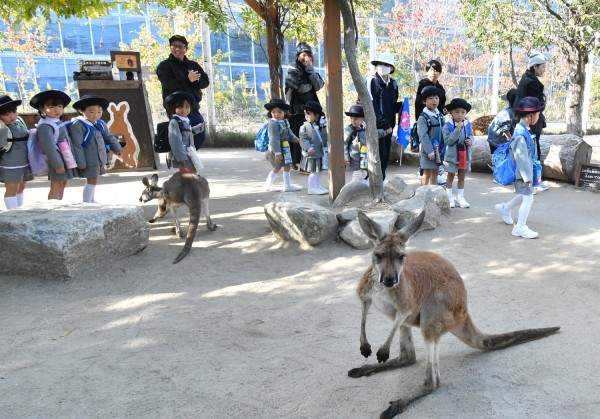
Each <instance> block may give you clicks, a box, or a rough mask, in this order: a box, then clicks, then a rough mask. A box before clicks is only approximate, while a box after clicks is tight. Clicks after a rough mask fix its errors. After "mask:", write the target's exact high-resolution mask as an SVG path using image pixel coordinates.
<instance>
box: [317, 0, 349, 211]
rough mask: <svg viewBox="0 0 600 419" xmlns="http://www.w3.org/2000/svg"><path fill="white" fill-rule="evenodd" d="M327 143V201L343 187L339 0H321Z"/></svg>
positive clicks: (332, 198)
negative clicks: (325, 52) (324, 52)
mask: <svg viewBox="0 0 600 419" xmlns="http://www.w3.org/2000/svg"><path fill="white" fill-rule="evenodd" d="M323 10H324V17H323V37H324V46H323V47H324V48H325V51H327V54H325V73H326V74H325V76H326V77H325V90H326V94H327V139H328V143H329V199H330V201H331V202H333V201H334V200H335V198H336V197H337V196H338V195H339V193H340V190H341V189H342V187H343V186H344V184H345V183H346V175H345V170H346V168H345V165H344V121H343V114H344V101H343V97H342V91H343V87H342V40H341V33H342V32H341V27H340V2H339V0H323Z"/></svg>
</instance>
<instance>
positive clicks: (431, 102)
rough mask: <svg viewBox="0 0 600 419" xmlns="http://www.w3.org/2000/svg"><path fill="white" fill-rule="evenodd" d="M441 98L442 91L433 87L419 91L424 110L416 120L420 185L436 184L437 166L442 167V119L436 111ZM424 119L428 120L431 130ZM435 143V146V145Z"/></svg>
mask: <svg viewBox="0 0 600 419" xmlns="http://www.w3.org/2000/svg"><path fill="white" fill-rule="evenodd" d="M441 96H442V91H441V90H440V89H438V88H437V87H434V86H427V87H425V88H424V89H423V90H422V91H421V96H420V97H419V98H420V100H421V103H423V104H424V105H425V109H423V112H421V115H420V116H419V119H418V120H417V132H418V134H419V139H420V141H421V149H420V151H419V154H420V158H419V162H420V164H421V169H423V178H422V179H421V185H437V184H438V180H437V177H438V172H439V169H438V166H441V165H442V158H441V157H442V153H443V148H444V138H443V137H442V126H443V125H444V117H443V116H442V113H441V112H440V111H439V110H438V104H439V102H440V97H441ZM426 118H429V120H430V125H431V128H430V127H429V124H428V123H427V119H426ZM436 143H437V146H436V145H435V144H436Z"/></svg>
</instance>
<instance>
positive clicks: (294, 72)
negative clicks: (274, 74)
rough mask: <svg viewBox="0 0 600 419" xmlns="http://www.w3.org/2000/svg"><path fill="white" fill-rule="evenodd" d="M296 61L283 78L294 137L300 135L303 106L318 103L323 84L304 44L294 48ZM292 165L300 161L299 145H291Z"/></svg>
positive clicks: (311, 55)
mask: <svg viewBox="0 0 600 419" xmlns="http://www.w3.org/2000/svg"><path fill="white" fill-rule="evenodd" d="M296 49H297V50H296V61H295V62H294V64H290V65H289V66H288V69H287V74H286V76H285V99H286V100H287V102H288V103H289V104H290V114H291V117H290V128H291V129H292V132H293V133H294V135H295V136H296V137H298V136H299V135H300V127H301V126H302V124H303V123H304V105H305V104H306V102H308V101H313V102H317V103H320V102H319V98H318V97H317V91H318V90H321V88H323V86H324V85H325V82H324V81H323V79H322V78H321V75H320V74H319V73H318V72H317V70H315V68H314V67H313V65H314V56H313V51H312V48H311V47H310V45H308V44H307V43H306V42H300V43H298V45H297V46H296ZM291 151H292V164H293V165H297V164H298V163H300V160H302V149H301V148H300V145H299V144H295V143H293V144H292V145H291Z"/></svg>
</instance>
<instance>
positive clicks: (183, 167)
mask: <svg viewBox="0 0 600 419" xmlns="http://www.w3.org/2000/svg"><path fill="white" fill-rule="evenodd" d="M193 101H194V97H193V96H192V95H191V94H189V93H186V92H174V93H171V94H170V95H169V96H167V97H166V98H165V108H167V109H168V110H169V112H170V113H171V115H172V116H171V122H169V145H170V146H171V151H170V152H169V155H168V157H167V158H168V159H169V160H171V163H172V165H173V167H174V168H176V169H178V170H179V173H197V172H198V169H199V168H200V161H199V160H198V156H197V154H196V148H195V146H194V137H193V136H194V135H196V134H199V133H201V132H203V131H204V122H201V123H199V124H198V125H195V126H193V127H192V126H190V120H189V118H188V115H189V114H190V112H191V111H192V103H193ZM190 147H191V148H190ZM194 162H196V164H194ZM196 166H198V169H197V168H196Z"/></svg>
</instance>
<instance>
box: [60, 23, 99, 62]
mask: <svg viewBox="0 0 600 419" xmlns="http://www.w3.org/2000/svg"><path fill="white" fill-rule="evenodd" d="M62 33H63V45H64V46H65V48H67V49H68V50H70V51H72V52H74V53H76V54H91V53H92V43H91V41H90V28H89V25H88V21H87V19H79V18H73V19H69V20H65V22H64V24H63V29H62Z"/></svg>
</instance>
